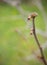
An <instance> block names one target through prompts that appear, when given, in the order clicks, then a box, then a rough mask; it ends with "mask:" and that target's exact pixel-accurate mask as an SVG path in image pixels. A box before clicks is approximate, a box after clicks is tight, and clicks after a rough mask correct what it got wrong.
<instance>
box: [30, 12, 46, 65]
mask: <svg viewBox="0 0 47 65" xmlns="http://www.w3.org/2000/svg"><path fill="white" fill-rule="evenodd" d="M36 16H37V13H32V14H31V18H32V23H33V35H34V38H35V40H36V42H37V45H38V47H39V50H40V53H41V60H42V61H43V63H44V65H47V62H46V59H45V56H44V54H43V49H42V47H41V45H40V43H39V40H38V38H37V35H36V32H35V17H36Z"/></svg>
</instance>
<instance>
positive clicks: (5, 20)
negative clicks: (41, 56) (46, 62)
mask: <svg viewBox="0 0 47 65" xmlns="http://www.w3.org/2000/svg"><path fill="white" fill-rule="evenodd" d="M32 12H37V13H38V16H37V17H36V20H35V21H36V22H35V25H36V29H37V30H39V31H40V33H39V32H38V33H37V36H38V39H39V41H40V44H41V45H43V44H45V42H46V41H47V35H46V34H45V32H47V0H0V65H43V63H41V62H40V61H39V60H37V59H36V58H34V59H32V60H28V61H27V60H25V59H26V57H28V56H30V55H32V52H34V51H37V50H38V46H37V44H36V42H35V39H34V37H33V35H32V36H31V35H30V29H29V28H28V27H27V28H26V25H27V22H28V20H27V18H28V15H29V14H30V13H32ZM31 21H32V20H31ZM31 23H32V22H31ZM27 26H28V25H27ZM41 31H42V32H41ZM43 33H44V35H42V34H43ZM46 49H47V47H46V48H45V49H44V55H45V58H46V59H47V50H46Z"/></svg>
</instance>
